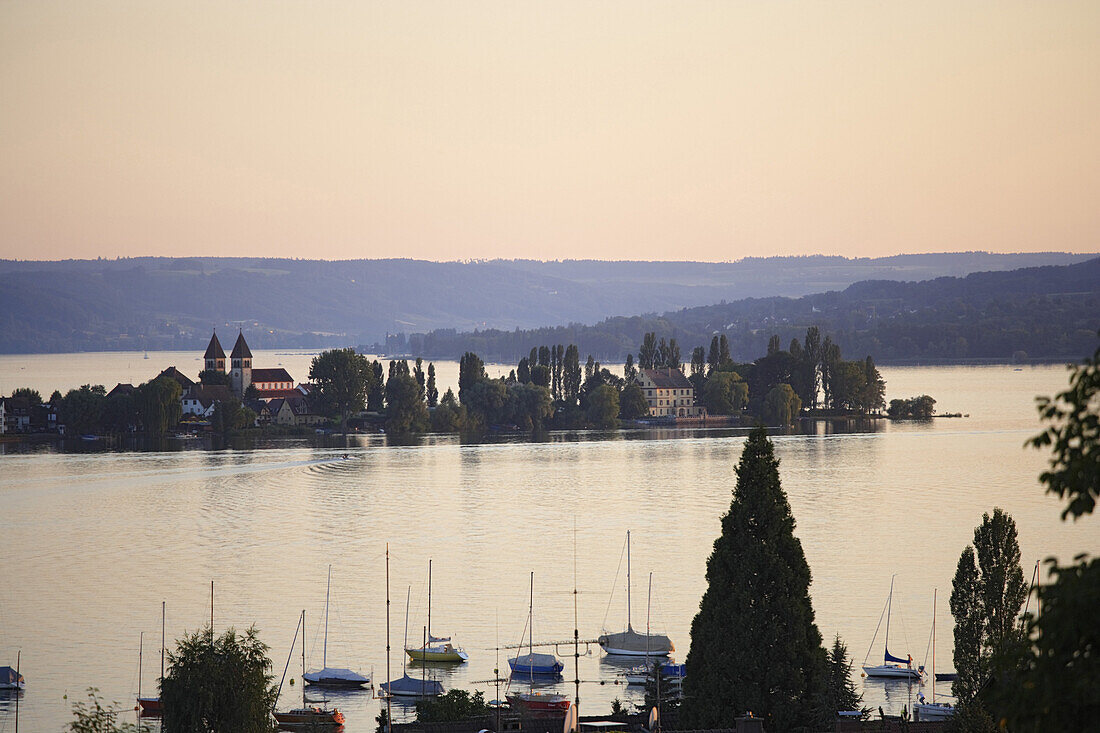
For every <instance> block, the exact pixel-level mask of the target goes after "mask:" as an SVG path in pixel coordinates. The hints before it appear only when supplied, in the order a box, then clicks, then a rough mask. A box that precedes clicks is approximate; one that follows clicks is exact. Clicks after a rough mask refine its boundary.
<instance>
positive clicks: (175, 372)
mask: <svg viewBox="0 0 1100 733" xmlns="http://www.w3.org/2000/svg"><path fill="white" fill-rule="evenodd" d="M161 377H168V378H169V379H174V380H176V381H177V382H179V383H180V386H181V387H183V388H184V389H185V390H186V389H187V388H188V387H190V386H191V385H192V384H194V382H193V381H191V378H190V377H188V376H187V375H186V374H184V373H183V372H181V371H180V370H179V369H176V368H175V367H174V366H170V367H168V368H167V369H165V370H164V371H163V372H161V373H160V374H158V375H157V376H156V377H155V379H160V378H161Z"/></svg>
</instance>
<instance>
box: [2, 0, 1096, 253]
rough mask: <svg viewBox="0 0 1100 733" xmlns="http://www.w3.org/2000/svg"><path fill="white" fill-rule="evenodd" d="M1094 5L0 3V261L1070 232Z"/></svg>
mask: <svg viewBox="0 0 1100 733" xmlns="http://www.w3.org/2000/svg"><path fill="white" fill-rule="evenodd" d="M1098 39H1100V2H1096V0H1083V1H1081V2H1058V1H1057V0H1053V1H1050V2H1039V1H1036V2H1012V1H1002V0H998V1H997V2H967V1H960V0H950V1H948V2H926V1H924V0H922V1H921V2H884V1H881V0H879V1H877V2H781V1H777V2H764V1H763V0H759V1H755V2H745V1H737V0H722V1H719V0H713V1H706V2H703V1H693V0H678V1H676V2H650V1H648V0H630V1H624V2H618V1H616V0H602V1H601V0H584V1H581V2H572V1H569V0H554V1H553V2H551V1H549V0H543V1H540V2H532V1H523V0H507V1H501V2H484V1H482V0H461V1H460V2H444V1H443V0H439V1H436V2H423V1H419V0H393V1H391V2H372V1H371V0H351V1H349V2H331V1H330V2H326V1H324V0H310V2H303V1H302V0H263V1H261V2H248V1H246V0H235V1H234V2H229V3H226V2H223V1H222V0H216V1H213V2H204V1H202V0H188V1H187V2H178V1H176V0H157V2H148V0H135V1H133V2H121V1H99V2H97V1H95V0H79V1H78V0H68V1H66V2H53V1H52V0H23V1H14V0H0V258H19V259H64V258H70V257H73V258H85V257H99V256H102V257H118V256H137V255H163V256H187V255H225V256H278V257H304V258H325V259H342V258H359V257H367V258H372V257H411V258H418V259H433V260H455V259H474V258H494V257H505V258H511V257H525V258H536V259H564V258H590V257H592V258H601V259H646V260H668V259H695V260H712V261H724V260H733V259H738V258H741V257H745V256H769V255H779V254H813V253H825V254H842V255H847V256H878V255H889V254H896V253H901V252H927V251H959V250H989V251H997V252H1015V251H1047V250H1058V251H1070V252H1096V251H1100V236H1098V235H1100V42H1098Z"/></svg>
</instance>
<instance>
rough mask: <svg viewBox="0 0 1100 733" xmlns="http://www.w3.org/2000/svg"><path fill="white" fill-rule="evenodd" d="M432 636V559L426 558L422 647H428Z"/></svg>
mask: <svg viewBox="0 0 1100 733" xmlns="http://www.w3.org/2000/svg"><path fill="white" fill-rule="evenodd" d="M431 638H432V561H431V559H429V560H428V625H427V626H426V627H425V631H424V649H425V650H427V648H428V640H429V639H431Z"/></svg>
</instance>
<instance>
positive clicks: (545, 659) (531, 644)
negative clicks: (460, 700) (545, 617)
mask: <svg viewBox="0 0 1100 733" xmlns="http://www.w3.org/2000/svg"><path fill="white" fill-rule="evenodd" d="M534 621H535V574H534V572H532V573H531V600H530V604H529V605H528V609H527V653H526V654H517V655H516V656H514V657H512V658H510V659H509V660H508V666H509V667H510V668H511V669H512V677H513V678H516V679H534V678H536V677H538V678H540V679H545V678H557V677H560V676H561V672H562V670H563V669H565V665H564V664H562V663H561V661H560V660H559V659H558V658H557V657H555V656H554V655H553V654H543V653H542V652H536V651H535V635H534V632H533V631H532V629H533V628H534ZM520 643H521V644H522V643H523V639H520Z"/></svg>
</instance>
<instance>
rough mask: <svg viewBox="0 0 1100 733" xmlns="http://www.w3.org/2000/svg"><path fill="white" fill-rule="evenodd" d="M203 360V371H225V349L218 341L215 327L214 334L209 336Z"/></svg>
mask: <svg viewBox="0 0 1100 733" xmlns="http://www.w3.org/2000/svg"><path fill="white" fill-rule="evenodd" d="M203 362H204V363H205V365H206V366H204V367H203V370H204V371H208V372H222V373H225V351H224V350H223V349H222V345H221V342H220V341H218V331H217V329H215V330H214V335H213V336H211V337H210V345H209V346H207V347H206V354H205V355H204V356H203Z"/></svg>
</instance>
